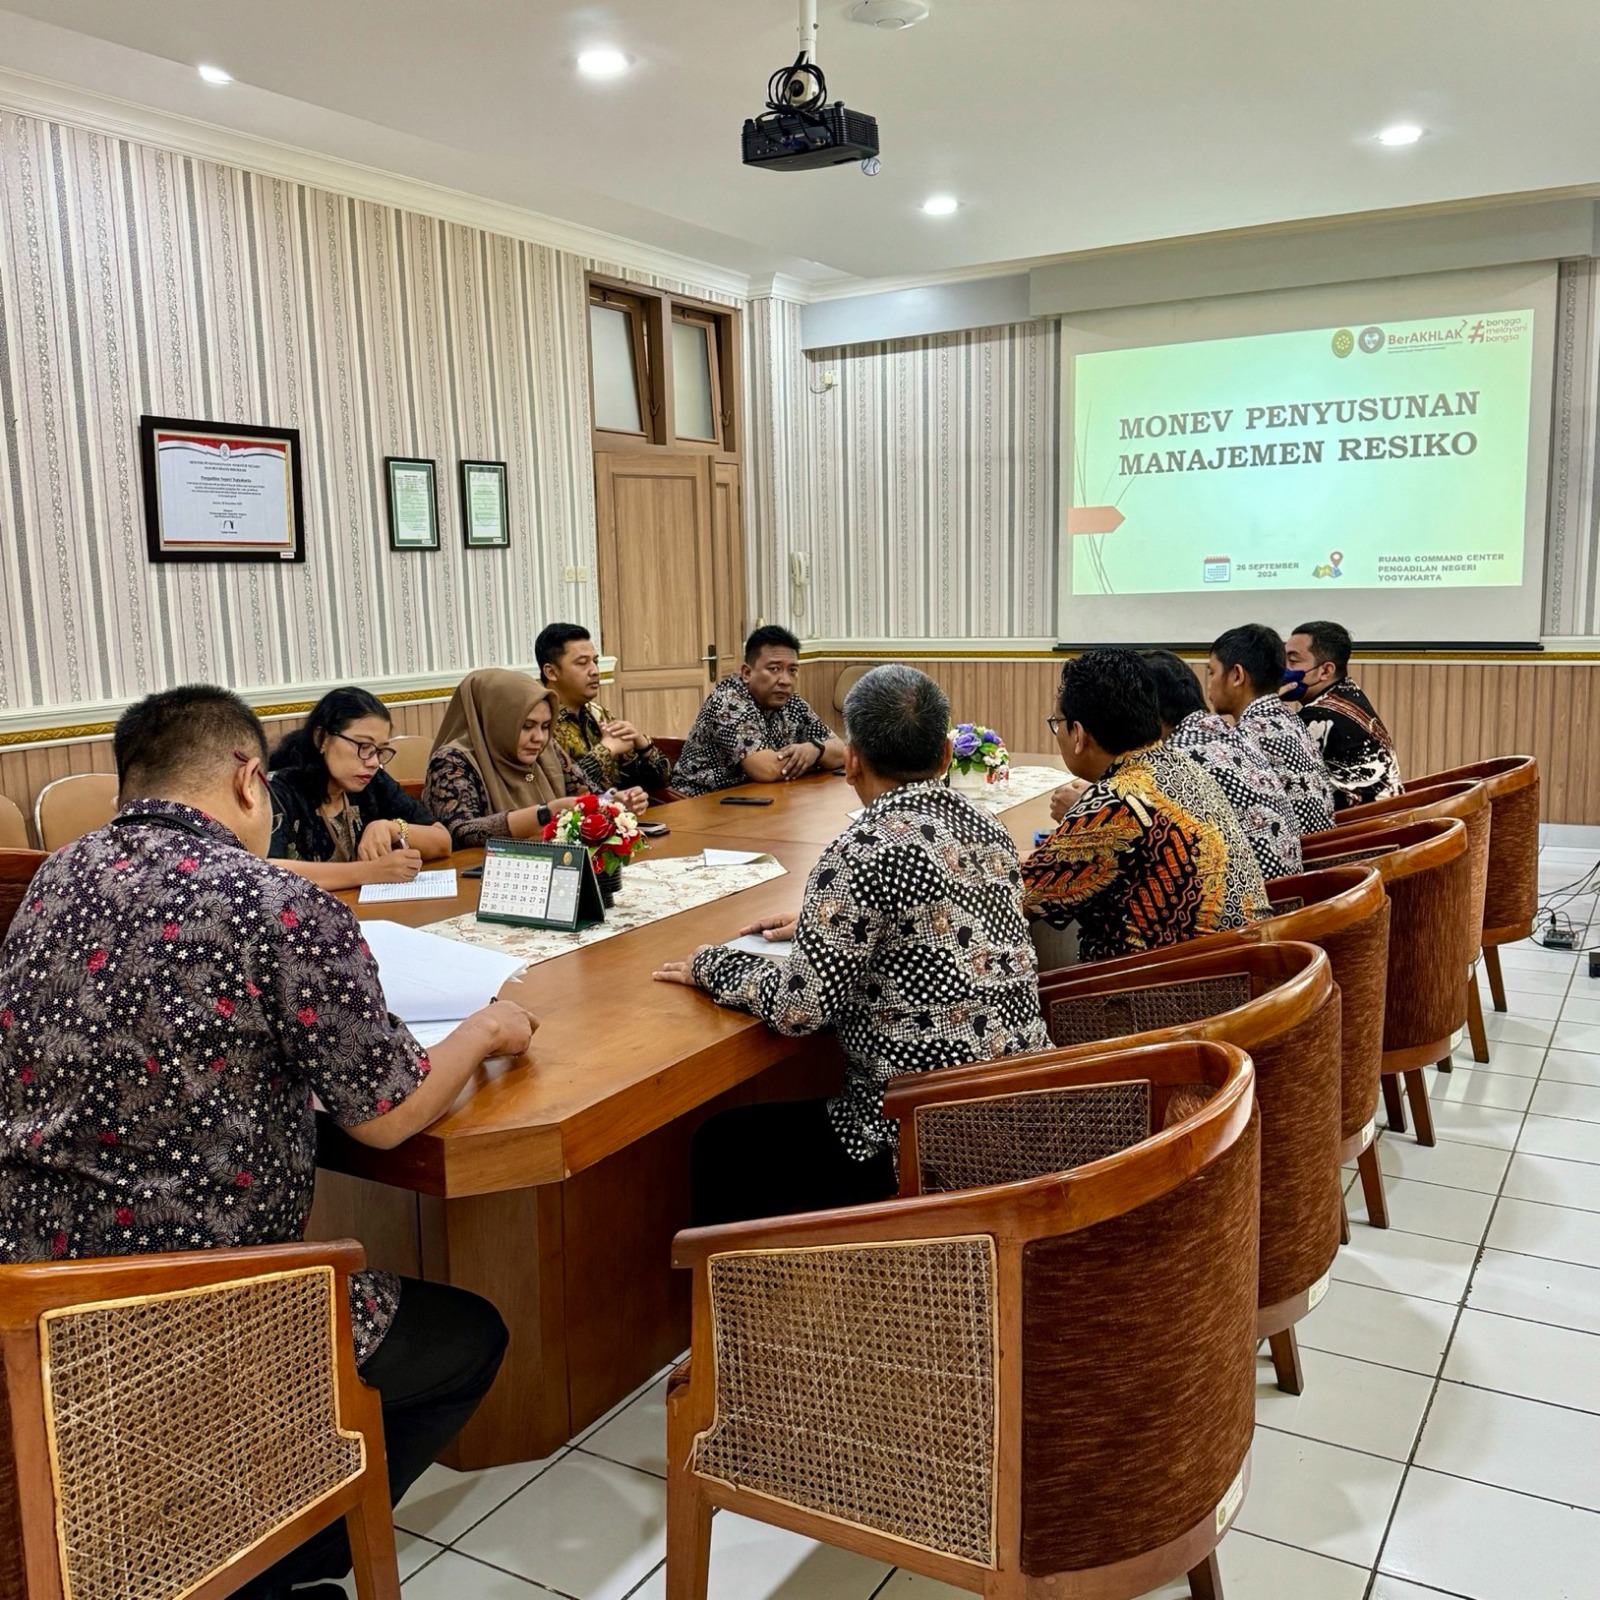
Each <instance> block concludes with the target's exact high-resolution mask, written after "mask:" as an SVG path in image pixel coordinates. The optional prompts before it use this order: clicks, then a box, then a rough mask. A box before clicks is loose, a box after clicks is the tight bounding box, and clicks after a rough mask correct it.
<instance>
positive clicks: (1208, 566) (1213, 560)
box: [1200, 556, 1233, 583]
mask: <svg viewBox="0 0 1600 1600" xmlns="http://www.w3.org/2000/svg"><path fill="white" fill-rule="evenodd" d="M1200 575H1201V577H1202V578H1204V579H1205V581H1206V582H1207V583H1231V582H1232V581H1233V560H1232V558H1231V557H1230V556H1207V557H1206V558H1205V560H1204V561H1202V562H1201V563H1200Z"/></svg>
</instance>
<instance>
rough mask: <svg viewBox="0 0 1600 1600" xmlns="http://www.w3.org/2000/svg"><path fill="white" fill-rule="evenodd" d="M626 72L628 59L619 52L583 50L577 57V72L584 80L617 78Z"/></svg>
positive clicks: (606, 49)
mask: <svg viewBox="0 0 1600 1600" xmlns="http://www.w3.org/2000/svg"><path fill="white" fill-rule="evenodd" d="M627 70H628V58H627V57H626V56H625V55H623V53H622V52H621V51H620V50H612V49H609V48H600V49H595V50H585V51H584V52H583V54H582V55H580V56H579V57H578V71H579V72H581V73H582V74H583V75H584V76H585V77H586V78H617V77H620V76H621V75H622V74H623V73H624V72H626V71H627Z"/></svg>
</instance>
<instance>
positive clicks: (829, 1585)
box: [630, 1511, 959, 1600]
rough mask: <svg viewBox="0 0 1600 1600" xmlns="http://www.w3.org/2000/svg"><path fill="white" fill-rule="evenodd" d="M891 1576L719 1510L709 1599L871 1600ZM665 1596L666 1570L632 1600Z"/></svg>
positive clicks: (939, 1588)
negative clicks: (884, 1581)
mask: <svg viewBox="0 0 1600 1600" xmlns="http://www.w3.org/2000/svg"><path fill="white" fill-rule="evenodd" d="M889 1572H890V1569H889V1568H888V1567H887V1566H885V1565H884V1564H883V1563H882V1562H881V1561H868V1560H867V1558H866V1557H865V1556H858V1555H853V1554H851V1552H850V1551H848V1550H840V1549H838V1548H837V1547H835V1546H833V1545H827V1544H818V1543H817V1542H816V1541H815V1540H814V1539H804V1538H802V1537H801V1536H800V1535H799V1534H797V1533H789V1532H787V1531H786V1530H784V1529H782V1528H773V1527H769V1526H768V1525H767V1524H766V1523H764V1522H753V1521H751V1520H750V1518H748V1517H739V1516H735V1515H734V1514H733V1512H731V1511H719V1512H718V1513H717V1515H716V1517H715V1518H714V1519H713V1520H712V1524H711V1583H710V1585H709V1587H708V1589H707V1600H869V1597H870V1596H871V1595H873V1594H875V1593H876V1592H877V1590H878V1586H879V1585H880V1584H881V1583H882V1582H883V1580H884V1579H885V1578H886V1577H888V1575H889ZM921 1581H922V1582H927V1580H926V1579H923V1580H921ZM666 1592H667V1575H666V1569H665V1568H664V1567H663V1568H660V1569H659V1570H657V1571H656V1572H653V1573H652V1574H651V1575H650V1577H649V1579H648V1580H647V1581H646V1582H645V1583H644V1584H642V1585H641V1586H640V1587H639V1588H637V1589H635V1590H634V1592H633V1595H632V1596H631V1597H630V1600H662V1597H663V1596H664V1595H665V1594H666ZM909 1592H911V1593H916V1591H915V1590H912V1591H909ZM929 1592H930V1593H932V1594H940V1593H943V1592H946V1591H945V1586H944V1585H943V1584H935V1585H934V1586H933V1589H932V1590H931V1591H929ZM948 1592H949V1593H952V1594H954V1593H958V1592H959V1591H957V1590H949V1591H948Z"/></svg>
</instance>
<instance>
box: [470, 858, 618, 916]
mask: <svg viewBox="0 0 1600 1600" xmlns="http://www.w3.org/2000/svg"><path fill="white" fill-rule="evenodd" d="M478 920H479V921H480V922H514V923H518V924H520V925H521V926H522V927H525V928H565V929H568V930H573V931H575V930H576V929H578V928H587V927H589V926H590V925H591V924H593V923H596V922H604V921H605V920H606V913H605V907H604V906H603V905H602V904H601V903H600V885H599V884H598V883H597V882H596V881H595V875H594V867H593V865H592V864H591V863H590V860H589V852H588V851H587V850H586V849H584V847H583V846H582V845H581V844H541V843H539V842H538V841H537V840H534V839H491V840H489V842H488V843H487V844H486V845H485V846H484V854H483V883H482V886H481V888H480V890H479V894H478Z"/></svg>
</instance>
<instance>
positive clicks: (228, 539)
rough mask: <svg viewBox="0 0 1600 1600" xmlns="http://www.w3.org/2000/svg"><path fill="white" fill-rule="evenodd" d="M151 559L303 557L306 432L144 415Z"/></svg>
mask: <svg viewBox="0 0 1600 1600" xmlns="http://www.w3.org/2000/svg"><path fill="white" fill-rule="evenodd" d="M139 462H140V466H141V468H142V470H143V475H144V524H145V538H146V540H147V541H148V545H149V551H150V559H151V560H152V561H304V560H305V558H306V547H305V527H304V523H303V521H302V518H301V506H300V432H299V429H297V428H254V427H248V426H246V425H245V424H244V423H226V424H223V423H213V422H186V421H184V420H182V419H181V418H178V417H141V418H140V419H139Z"/></svg>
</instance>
